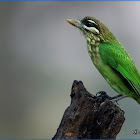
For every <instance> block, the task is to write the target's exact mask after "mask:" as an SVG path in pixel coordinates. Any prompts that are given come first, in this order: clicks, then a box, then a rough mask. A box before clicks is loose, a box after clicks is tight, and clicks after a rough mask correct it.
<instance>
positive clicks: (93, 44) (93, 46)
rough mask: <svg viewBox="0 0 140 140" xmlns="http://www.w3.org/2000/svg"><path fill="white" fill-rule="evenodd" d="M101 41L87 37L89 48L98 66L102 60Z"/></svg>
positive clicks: (93, 60) (91, 56) (92, 58)
mask: <svg viewBox="0 0 140 140" xmlns="http://www.w3.org/2000/svg"><path fill="white" fill-rule="evenodd" d="M99 44H100V42H99V41H97V40H91V39H87V49H88V53H89V55H90V58H91V60H92V62H93V64H94V65H95V66H96V67H97V66H98V65H99V64H100V62H101V61H102V59H101V56H100V52H99Z"/></svg>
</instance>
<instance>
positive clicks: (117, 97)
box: [110, 95, 128, 104]
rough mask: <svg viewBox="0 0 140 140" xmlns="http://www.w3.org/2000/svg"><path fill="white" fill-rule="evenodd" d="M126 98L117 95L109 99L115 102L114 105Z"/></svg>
mask: <svg viewBox="0 0 140 140" xmlns="http://www.w3.org/2000/svg"><path fill="white" fill-rule="evenodd" d="M126 97H128V96H127V95H117V96H114V97H110V100H111V101H112V102H115V103H117V104H118V101H119V100H121V99H123V98H126Z"/></svg>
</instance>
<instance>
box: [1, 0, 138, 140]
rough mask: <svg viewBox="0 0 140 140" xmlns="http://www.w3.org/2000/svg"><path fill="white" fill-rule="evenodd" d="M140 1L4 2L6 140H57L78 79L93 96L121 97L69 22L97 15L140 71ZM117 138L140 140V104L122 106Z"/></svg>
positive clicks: (3, 108) (125, 102)
mask: <svg viewBox="0 0 140 140" xmlns="http://www.w3.org/2000/svg"><path fill="white" fill-rule="evenodd" d="M139 13H140V2H122V1H119V2H96V1H93V2H87V1H86V2H72V1H71V2H70V1H66V2H51V1H46V2H0V46H1V47H0V79H1V80H0V138H32V139H33V138H42V139H43V138H52V137H53V136H54V134H55V133H56V130H57V128H58V126H59V124H60V121H61V118H62V116H63V113H64V111H65V109H66V108H67V107H68V106H69V105H70V91H71V85H72V83H73V80H82V81H83V83H84V85H85V87H86V88H87V89H88V91H89V92H90V93H93V94H95V93H96V92H98V91H101V90H104V91H106V92H107V93H108V94H109V95H110V96H115V95H117V93H116V92H115V91H113V89H112V88H111V87H110V86H109V85H108V84H107V82H106V81H105V80H104V78H103V77H102V76H101V75H100V74H99V72H98V71H97V70H96V69H95V67H94V66H93V64H92V62H91V60H90V57H89V55H88V52H87V48H86V40H85V38H84V37H83V35H81V34H80V32H79V31H78V30H77V29H76V28H74V27H72V26H71V25H70V24H68V23H67V22H66V21H65V19H66V18H83V17H84V16H93V17H96V18H97V19H99V20H101V21H102V22H103V23H104V24H105V25H106V26H107V27H109V29H110V30H111V31H112V32H113V34H114V35H115V36H116V38H117V39H118V40H119V41H120V42H121V43H122V44H123V46H124V47H125V48H126V50H127V51H128V52H129V54H130V56H131V57H132V59H133V60H134V62H135V64H136V66H137V68H138V70H139V71H140V61H139V60H140V16H139ZM119 105H120V107H121V108H122V109H123V110H124V111H125V118H126V120H125V123H124V124H123V127H122V129H121V131H120V133H119V134H118V136H117V138H140V134H137V135H134V134H133V131H134V130H135V129H139V130H140V119H139V118H140V105H138V104H137V103H136V102H135V101H134V100H132V99H129V98H128V99H123V100H121V101H120V102H119Z"/></svg>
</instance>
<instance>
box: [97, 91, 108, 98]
mask: <svg viewBox="0 0 140 140" xmlns="http://www.w3.org/2000/svg"><path fill="white" fill-rule="evenodd" d="M96 97H102V98H110V97H109V96H108V95H107V94H106V92H105V91H99V92H97V93H96Z"/></svg>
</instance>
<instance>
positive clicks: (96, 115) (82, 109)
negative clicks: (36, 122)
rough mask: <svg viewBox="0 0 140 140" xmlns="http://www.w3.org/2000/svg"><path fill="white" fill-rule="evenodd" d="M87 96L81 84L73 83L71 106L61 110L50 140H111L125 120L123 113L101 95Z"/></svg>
mask: <svg viewBox="0 0 140 140" xmlns="http://www.w3.org/2000/svg"><path fill="white" fill-rule="evenodd" d="M98 95H99V96H94V95H92V94H90V93H89V92H88V91H87V90H86V88H85V87H84V85H83V83H82V82H81V81H76V80H75V81H74V82H73V85H72V89H71V95H70V96H71V104H70V106H69V107H68V108H67V109H66V110H65V112H64V115H63V118H62V120H61V123H60V125H59V128H58V129H57V132H56V134H55V136H54V137H53V139H115V138H116V136H117V134H118V133H119V131H120V129H121V127H122V125H123V123H124V121H125V118H124V111H123V110H121V109H120V108H119V107H118V106H117V105H116V104H114V103H113V102H112V101H110V100H109V96H108V95H107V94H106V93H105V92H103V91H102V92H100V93H99V94H98Z"/></svg>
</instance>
